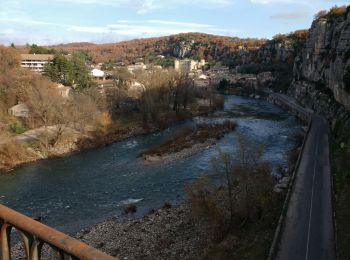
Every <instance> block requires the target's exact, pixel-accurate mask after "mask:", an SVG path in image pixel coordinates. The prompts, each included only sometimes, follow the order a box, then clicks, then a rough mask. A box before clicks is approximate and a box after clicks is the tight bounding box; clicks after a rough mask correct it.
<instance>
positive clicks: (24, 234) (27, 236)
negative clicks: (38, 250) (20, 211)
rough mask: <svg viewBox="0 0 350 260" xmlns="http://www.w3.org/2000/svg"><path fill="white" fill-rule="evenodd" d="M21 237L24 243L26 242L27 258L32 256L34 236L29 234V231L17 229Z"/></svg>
mask: <svg viewBox="0 0 350 260" xmlns="http://www.w3.org/2000/svg"><path fill="white" fill-rule="evenodd" d="M17 230H18V232H19V234H20V236H21V238H22V241H23V244H24V250H25V251H26V257H27V259H29V258H30V250H31V247H32V243H33V241H34V237H33V236H32V235H31V234H29V233H28V232H25V231H23V230H20V229H17Z"/></svg>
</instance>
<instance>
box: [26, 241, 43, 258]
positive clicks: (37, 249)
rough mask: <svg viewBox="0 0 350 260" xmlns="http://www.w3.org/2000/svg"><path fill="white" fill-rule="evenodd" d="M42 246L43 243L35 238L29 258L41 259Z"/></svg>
mask: <svg viewBox="0 0 350 260" xmlns="http://www.w3.org/2000/svg"><path fill="white" fill-rule="evenodd" d="M42 247H43V243H42V242H41V241H39V240H36V239H35V240H34V241H33V243H32V245H31V248H30V257H29V260H40V259H41V248H42Z"/></svg>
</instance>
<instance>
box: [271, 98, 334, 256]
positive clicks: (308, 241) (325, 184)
mask: <svg viewBox="0 0 350 260" xmlns="http://www.w3.org/2000/svg"><path fill="white" fill-rule="evenodd" d="M276 96H277V97H278V98H279V99H280V100H283V102H284V103H286V104H288V105H289V106H291V107H293V108H294V109H297V110H298V111H299V112H301V113H308V114H310V116H311V118H312V125H311V129H310V133H309V135H308V138H307V140H306V143H305V147H304V151H303V154H302V157H301V161H300V166H299V169H298V172H297V174H296V179H295V183H294V188H293V191H292V195H291V198H290V201H289V206H288V210H287V215H286V217H285V222H284V226H283V227H282V234H281V239H280V243H279V248H278V250H277V256H276V259H279V260H289V259H291V260H299V259H305V260H308V259H310V260H322V259H336V254H335V237H334V226H333V210H332V191H331V189H332V187H331V171H330V162H329V143H328V133H329V127H328V123H327V122H326V120H325V119H323V118H322V117H320V116H318V115H315V114H313V113H311V112H310V111H308V110H306V109H304V108H302V107H300V106H299V105H297V104H295V103H294V102H292V101H291V100H290V99H289V98H288V97H286V96H283V95H279V94H277V95H276Z"/></svg>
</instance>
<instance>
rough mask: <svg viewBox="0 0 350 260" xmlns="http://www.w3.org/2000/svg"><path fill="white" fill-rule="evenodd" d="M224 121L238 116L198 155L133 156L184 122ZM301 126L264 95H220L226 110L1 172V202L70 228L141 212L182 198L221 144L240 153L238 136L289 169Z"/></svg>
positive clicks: (274, 162) (266, 156)
mask: <svg viewBox="0 0 350 260" xmlns="http://www.w3.org/2000/svg"><path fill="white" fill-rule="evenodd" d="M225 119H232V120H235V121H236V122H237V123H238V127H237V129H236V130H235V131H234V132H231V133H228V134H226V135H225V137H224V138H222V139H221V140H220V141H218V143H217V144H216V145H214V146H212V147H210V148H208V149H206V150H204V151H203V152H201V153H198V154H196V155H193V156H191V157H189V158H185V159H181V160H178V161H176V162H172V163H167V164H160V165H144V164H143V163H142V162H141V161H140V159H138V158H137V156H138V154H139V153H140V152H141V151H142V150H144V149H147V148H149V147H152V146H154V145H157V144H159V143H160V142H161V141H162V140H164V138H167V137H169V136H171V135H172V134H173V133H174V131H176V129H178V128H179V127H181V126H183V125H187V124H195V123H198V122H208V123H211V122H220V121H222V120H225ZM298 131H301V125H300V123H299V122H298V121H297V120H296V119H295V118H294V117H293V116H291V115H289V114H287V113H286V112H285V111H283V110H281V109H280V108H278V107H276V106H274V105H272V104H270V103H268V102H266V101H264V100H255V99H251V98H244V97H237V96H225V108H224V111H219V112H216V113H215V114H214V115H212V116H209V117H197V118H194V119H192V120H188V121H185V122H183V123H179V124H176V125H174V126H171V127H169V128H167V129H165V130H163V131H160V132H157V133H154V134H148V135H144V136H138V137H133V138H129V139H126V140H124V141H121V142H117V143H114V144H112V145H109V146H106V147H101V148H98V149H94V150H89V151H84V152H81V153H79V154H75V155H71V156H67V157H64V158H55V159H49V160H43V161H39V162H34V163H30V164H26V165H24V166H22V167H19V168H17V169H15V170H14V171H12V172H11V173H2V174H0V203H1V204H4V205H6V206H8V207H11V208H13V209H15V210H18V211H19V212H22V213H24V214H27V215H29V216H42V219H43V222H44V223H47V224H48V225H50V226H52V227H54V228H57V229H58V230H61V231H64V232H68V233H74V232H77V231H79V230H80V229H82V228H86V227H89V226H91V225H94V224H96V223H97V222H99V221H102V220H104V219H106V218H108V217H112V216H117V215H120V214H121V212H122V210H123V209H124V208H125V205H126V204H128V203H130V202H135V203H136V205H137V207H138V211H137V214H138V215H141V214H144V213H145V212H147V211H148V210H150V209H152V208H157V207H160V206H162V205H163V204H164V202H171V203H176V202H179V201H181V200H183V199H184V198H185V192H184V185H185V184H186V183H188V182H191V181H193V180H194V179H196V178H197V177H198V176H200V175H201V174H203V173H204V172H206V171H208V170H210V159H211V158H212V156H215V155H216V154H217V153H218V148H220V149H221V150H223V151H227V152H230V153H232V154H235V153H237V145H236V144H237V136H238V134H244V135H246V136H247V137H248V138H249V139H251V140H254V141H255V142H258V143H261V144H263V145H264V147H265V151H264V155H263V157H264V159H266V160H268V161H270V162H271V163H272V164H273V165H274V166H276V167H277V166H279V165H281V166H286V165H287V159H286V153H287V152H288V151H289V150H290V149H291V148H293V146H294V141H293V138H292V137H293V136H294V135H295V133H297V132H298Z"/></svg>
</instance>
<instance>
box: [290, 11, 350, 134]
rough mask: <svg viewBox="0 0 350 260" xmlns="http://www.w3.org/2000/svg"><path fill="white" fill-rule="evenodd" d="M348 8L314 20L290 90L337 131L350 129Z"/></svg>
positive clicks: (298, 99)
mask: <svg viewBox="0 0 350 260" xmlns="http://www.w3.org/2000/svg"><path fill="white" fill-rule="evenodd" d="M349 10H350V9H349V7H348V8H347V9H346V11H345V12H344V13H341V14H337V15H332V16H331V15H329V14H328V15H324V16H323V17H319V18H318V19H316V20H315V21H314V22H313V23H312V26H311V28H310V30H309V34H308V38H307V41H306V44H305V47H304V48H303V50H302V52H301V53H300V54H299V55H298V56H297V57H296V58H295V61H294V69H293V74H294V80H293V83H292V85H291V87H290V88H289V90H288V92H289V94H290V95H292V96H293V97H294V98H296V100H297V101H298V102H299V103H301V104H302V105H304V106H306V107H310V108H312V109H313V110H315V111H316V112H318V113H320V114H322V115H324V116H325V117H326V118H327V119H328V120H329V121H330V122H331V124H332V127H333V130H338V131H345V129H350V120H349V115H348V113H349V112H348V111H349V110H350V88H349V86H348V84H347V83H346V80H345V79H346V74H347V73H348V72H347V71H348V68H349V66H350V59H349V56H350V55H349V54H350V12H349ZM336 128H337V129H336ZM340 135H342V136H344V135H343V134H341V133H340Z"/></svg>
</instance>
